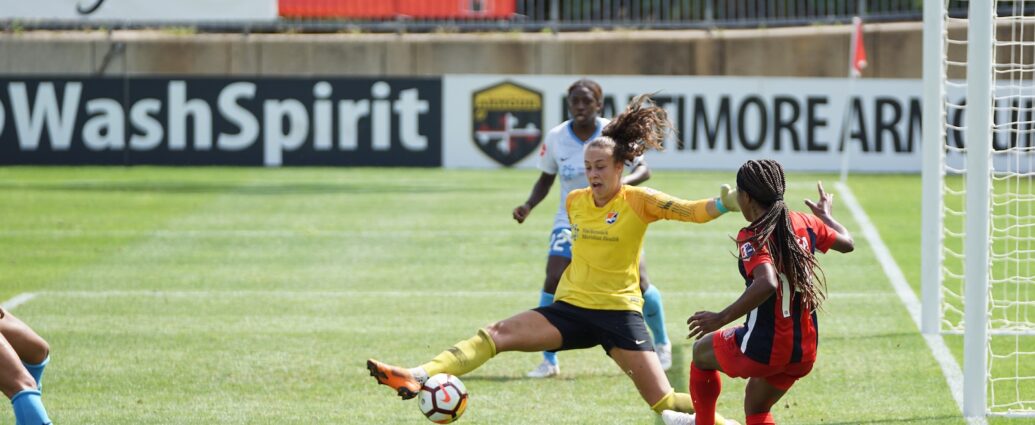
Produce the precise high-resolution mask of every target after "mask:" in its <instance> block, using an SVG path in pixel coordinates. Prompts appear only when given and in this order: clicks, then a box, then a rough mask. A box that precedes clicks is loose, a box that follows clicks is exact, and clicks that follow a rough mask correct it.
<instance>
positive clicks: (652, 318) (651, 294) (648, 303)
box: [643, 285, 668, 345]
mask: <svg viewBox="0 0 1035 425" xmlns="http://www.w3.org/2000/svg"><path fill="white" fill-rule="evenodd" d="M643 320H644V321H645V322H647V327H648V328H650V332H651V334H652V335H654V345H665V344H668V332H667V331H666V330H665V307H664V306H663V305H662V303H661V291H658V288H657V287H655V286H654V285H651V286H650V287H648V288H647V291H645V292H644V293H643Z"/></svg>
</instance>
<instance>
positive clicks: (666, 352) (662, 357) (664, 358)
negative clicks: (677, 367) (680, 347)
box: [654, 343, 672, 372]
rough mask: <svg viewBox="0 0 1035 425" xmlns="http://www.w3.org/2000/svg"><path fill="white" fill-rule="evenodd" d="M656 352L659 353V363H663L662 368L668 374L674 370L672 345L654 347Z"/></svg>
mask: <svg viewBox="0 0 1035 425" xmlns="http://www.w3.org/2000/svg"><path fill="white" fill-rule="evenodd" d="M654 352H656V353H658V361H660V362H661V368H662V369H663V370H665V371H666V372H667V371H668V370H669V369H672V343H668V344H661V345H658V346H656V347H654Z"/></svg>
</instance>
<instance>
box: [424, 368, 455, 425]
mask: <svg viewBox="0 0 1035 425" xmlns="http://www.w3.org/2000/svg"><path fill="white" fill-rule="evenodd" d="M417 399H418V401H419V402H420V411H421V413H423V414H424V416H427V417H428V419H429V420H431V421H432V422H434V423H437V424H448V423H450V422H453V421H455V420H457V419H460V415H463V414H464V410H465V409H467V389H466V388H464V383H463V382H460V378H457V377H455V376H453V375H447V374H445V373H440V374H438V375H435V376H432V377H431V378H428V380H427V381H426V382H424V386H422V387H421V389H420V396H419V397H417Z"/></svg>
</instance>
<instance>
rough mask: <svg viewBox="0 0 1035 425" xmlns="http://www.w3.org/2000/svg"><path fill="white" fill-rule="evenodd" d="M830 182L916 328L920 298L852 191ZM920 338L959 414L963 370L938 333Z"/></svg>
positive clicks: (975, 424)
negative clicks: (943, 379) (936, 366)
mask: <svg viewBox="0 0 1035 425" xmlns="http://www.w3.org/2000/svg"><path fill="white" fill-rule="evenodd" d="M834 185H835V187H836V188H837V191H838V192H839V193H840V194H841V200H842V202H844V204H845V206H846V207H848V210H849V211H851V213H852V217H854V218H855V222H856V223H858V224H859V228H860V229H861V230H862V234H863V236H864V237H865V238H866V241H867V242H868V243H869V244H870V247H871V248H872V249H873V254H874V256H876V257H877V261H879V262H880V265H881V268H883V269H884V274H885V275H887V276H888V281H889V282H891V286H892V288H894V289H895V293H896V294H898V297H899V299H900V300H901V301H902V304H903V305H904V306H905V307H906V310H907V311H908V312H909V317H911V318H912V319H913V323H914V324H915V325H916V328H917V330H918V331H919V330H920V301H919V300H918V299H917V297H916V294H915V293H913V289H912V288H910V287H909V283H907V281H906V277H905V275H903V274H902V269H901V268H899V267H898V263H896V262H895V258H894V257H892V256H891V252H890V251H888V247H887V246H886V245H884V241H883V240H882V239H881V238H880V233H878V232H877V228H876V227H874V225H873V222H871V221H870V217H869V216H868V215H867V214H866V211H865V210H863V208H862V206H861V205H859V201H858V200H856V199H855V195H854V194H853V193H852V190H851V189H850V188H849V187H848V186H847V185H845V184H844V183H842V182H836V183H834ZM923 337H924V341H925V342H927V347H928V348H930V349H931V354H932V355H934V359H935V361H937V362H938V365H939V366H941V369H942V374H943V375H945V382H946V383H947V384H948V385H949V392H950V393H952V398H953V399H954V400H956V405H957V406H959V408H960V413H961V414H962V412H963V372H962V371H961V370H960V366H959V364H957V363H956V359H955V358H953V357H952V353H950V352H949V348H948V347H946V346H945V340H944V339H942V336H941V335H923ZM967 423H969V424H971V425H985V424H987V423H988V422H987V420H986V419H985V418H984V417H979V418H967Z"/></svg>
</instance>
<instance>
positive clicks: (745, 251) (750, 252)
mask: <svg viewBox="0 0 1035 425" xmlns="http://www.w3.org/2000/svg"><path fill="white" fill-rule="evenodd" d="M754 255H755V247H753V246H751V243H745V244H743V245H741V246H740V259H742V260H747V259H749V258H751V257H753V256H754Z"/></svg>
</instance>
